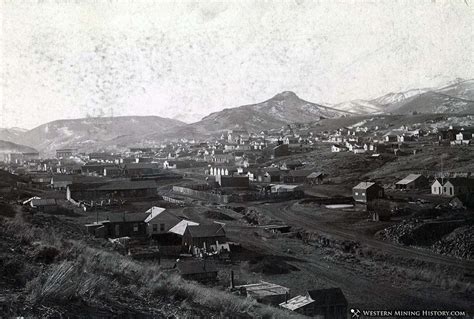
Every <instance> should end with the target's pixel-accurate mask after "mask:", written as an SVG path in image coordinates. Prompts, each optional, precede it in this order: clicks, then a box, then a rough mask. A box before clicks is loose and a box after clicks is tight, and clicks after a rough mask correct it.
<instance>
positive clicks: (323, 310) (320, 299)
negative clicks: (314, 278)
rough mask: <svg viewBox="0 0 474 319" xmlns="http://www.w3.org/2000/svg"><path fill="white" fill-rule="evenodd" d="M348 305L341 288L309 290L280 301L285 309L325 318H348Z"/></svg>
mask: <svg viewBox="0 0 474 319" xmlns="http://www.w3.org/2000/svg"><path fill="white" fill-rule="evenodd" d="M347 306H348V303H347V299H346V297H345V296H344V293H343V292H342V290H341V289H340V288H329V289H318V290H309V291H308V292H307V293H306V295H303V296H301V295H300V296H296V297H294V298H292V299H289V300H288V301H286V302H282V303H280V307H282V308H284V309H288V310H291V311H294V312H297V313H299V314H302V315H304V316H308V317H317V318H324V319H343V318H344V319H345V318H347V317H348V313H347Z"/></svg>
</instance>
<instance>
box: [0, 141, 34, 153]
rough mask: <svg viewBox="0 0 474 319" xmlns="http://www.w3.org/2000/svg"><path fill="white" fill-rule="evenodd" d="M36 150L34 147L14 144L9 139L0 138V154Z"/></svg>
mask: <svg viewBox="0 0 474 319" xmlns="http://www.w3.org/2000/svg"><path fill="white" fill-rule="evenodd" d="M36 152H38V151H37V150H36V149H35V148H33V147H29V146H25V145H21V144H16V143H13V142H10V141H4V140H0V154H8V153H36Z"/></svg>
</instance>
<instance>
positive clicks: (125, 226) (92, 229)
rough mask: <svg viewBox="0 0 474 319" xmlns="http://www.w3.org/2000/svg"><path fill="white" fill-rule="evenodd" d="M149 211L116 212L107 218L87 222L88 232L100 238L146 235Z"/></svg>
mask: <svg viewBox="0 0 474 319" xmlns="http://www.w3.org/2000/svg"><path fill="white" fill-rule="evenodd" d="M148 215H149V214H148V213H116V214H110V215H109V216H107V219H106V220H102V221H99V222H95V223H92V224H87V225H86V228H87V230H88V232H89V233H90V234H92V235H94V236H95V237H99V238H119V237H146V235H147V224H146V223H145V220H146V218H147V217H148Z"/></svg>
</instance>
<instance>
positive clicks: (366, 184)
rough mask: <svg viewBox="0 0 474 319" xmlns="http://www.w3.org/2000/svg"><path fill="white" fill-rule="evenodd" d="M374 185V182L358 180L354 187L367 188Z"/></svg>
mask: <svg viewBox="0 0 474 319" xmlns="http://www.w3.org/2000/svg"><path fill="white" fill-rule="evenodd" d="M374 185H377V184H375V183H372V182H360V183H359V184H357V186H354V188H356V189H368V188H370V187H372V186H374Z"/></svg>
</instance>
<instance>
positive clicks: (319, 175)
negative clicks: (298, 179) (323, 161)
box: [305, 172, 325, 185]
mask: <svg viewBox="0 0 474 319" xmlns="http://www.w3.org/2000/svg"><path fill="white" fill-rule="evenodd" d="M324 177H325V176H324V174H323V172H312V173H311V174H309V175H308V176H306V180H305V183H307V184H310V185H318V184H322V183H323V181H324Z"/></svg>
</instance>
